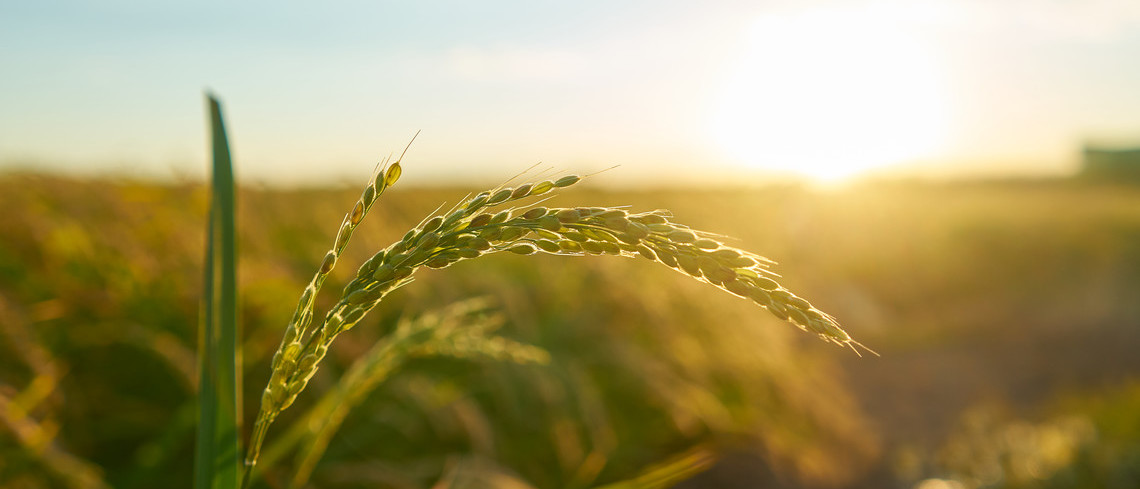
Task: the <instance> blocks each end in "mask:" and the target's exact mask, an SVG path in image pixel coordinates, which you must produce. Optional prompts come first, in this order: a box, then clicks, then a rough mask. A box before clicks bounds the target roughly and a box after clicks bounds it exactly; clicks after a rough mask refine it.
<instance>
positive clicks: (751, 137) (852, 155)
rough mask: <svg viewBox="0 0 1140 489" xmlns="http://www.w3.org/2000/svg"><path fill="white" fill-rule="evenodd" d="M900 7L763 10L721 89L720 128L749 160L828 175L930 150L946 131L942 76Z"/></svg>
mask: <svg viewBox="0 0 1140 489" xmlns="http://www.w3.org/2000/svg"><path fill="white" fill-rule="evenodd" d="M892 14H894V15H893V16H892ZM901 15H902V13H900V12H899V11H894V10H883V9H867V8H863V9H861V10H860V9H852V8H840V7H832V8H820V9H813V10H802V11H796V12H791V13H784V14H775V15H765V16H764V17H761V18H759V19H758V20H757V21H756V23H755V24H754V25H753V28H752V30H751V32H750V33H749V34H750V37H749V39H748V41H749V46H748V50H747V52H746V53H745V54H744V56H743V57H742V58H741V59H740V60H739V63H738V64H737V65H736V66H735V67H734V69H733V70H731V71H730V74H729V75H730V76H729V77H728V79H727V81H726V82H725V83H724V85H723V87H722V89H721V91H720V97H719V99H718V100H717V103H716V106H715V109H714V111H713V115H712V123H711V124H710V130H711V131H712V133H713V138H714V139H715V140H716V141H717V143H718V145H719V146H720V147H721V148H722V149H723V150H724V151H725V152H726V153H728V154H729V155H730V157H731V158H733V159H734V160H736V161H738V162H739V163H740V164H741V165H744V166H747V167H749V168H753V169H762V170H770V171H774V172H777V173H791V174H795V175H798V176H803V177H809V178H813V179H815V180H821V181H836V180H842V179H846V178H849V177H851V176H854V175H856V174H860V173H865V172H867V171H869V170H873V169H876V168H882V167H885V166H889V165H895V164H901V163H908V162H912V161H914V160H916V159H919V158H922V157H924V156H927V155H929V154H931V153H932V152H934V151H935V150H936V149H937V147H938V146H939V145H940V143H941V139H942V137H943V133H944V132H945V125H946V121H945V119H946V114H945V112H946V109H945V97H944V95H943V87H942V77H941V76H940V75H939V73H938V69H937V68H938V67H937V65H936V63H935V61H934V56H933V55H932V53H931V50H930V49H928V45H927V44H925V43H924V42H923V40H922V36H921V34H920V33H919V32H915V31H914V30H913V29H912V30H908V29H907V25H906V24H907V22H906V21H907V19H905V18H900V17H901ZM910 27H911V28H913V27H914V26H913V25H911V26H910Z"/></svg>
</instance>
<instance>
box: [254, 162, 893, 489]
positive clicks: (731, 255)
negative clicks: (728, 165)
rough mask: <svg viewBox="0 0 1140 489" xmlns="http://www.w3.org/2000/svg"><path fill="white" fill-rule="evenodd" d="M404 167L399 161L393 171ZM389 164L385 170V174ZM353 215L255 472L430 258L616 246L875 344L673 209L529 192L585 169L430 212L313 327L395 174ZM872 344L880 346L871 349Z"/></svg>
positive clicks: (762, 263)
mask: <svg viewBox="0 0 1140 489" xmlns="http://www.w3.org/2000/svg"><path fill="white" fill-rule="evenodd" d="M393 169H394V170H395V175H396V176H397V178H398V176H399V161H397V162H396V163H394V164H393V165H392V167H390V168H389V169H388V171H387V174H391V173H392V172H393ZM384 173H385V172H383V171H382V172H380V173H378V175H380V174H384ZM373 180H374V182H375V184H370V185H369V187H368V188H366V189H365V196H363V197H362V198H361V201H359V202H357V205H356V207H354V209H353V210H352V211H351V212H350V213H349V215H348V216H346V218H345V222H344V223H343V224H342V226H341V230H340V233H339V234H338V236H337V240H336V243H337V244H336V246H335V247H334V249H333V250H332V251H330V252H329V253H328V255H327V256H326V257H325V260H324V262H323V263H322V265H321V267H320V271H319V272H318V273H317V276H316V277H314V279H313V281H312V282H311V283H310V285H309V287H308V288H306V291H305V293H304V294H303V295H302V298H301V302H300V304H299V305H298V308H297V312H296V313H295V314H294V318H293V321H291V322H290V324H289V326H288V327H287V328H286V332H285V336H284V338H283V339H282V342H281V346H280V348H279V349H278V351H277V353H276V354H275V355H274V360H273V371H272V374H271V377H270V381H269V383H268V385H267V386H266V389H265V391H264V393H263V395H262V399H261V408H260V412H259V414H258V419H257V422H256V423H255V429H254V436H253V437H252V438H251V442H250V449H249V452H248V453H249V455H248V456H247V458H246V465H247V471H248V470H249V469H251V468H252V467H253V466H254V465H255V464H256V463H257V457H258V453H259V451H260V445H261V443H262V442H263V439H264V436H265V430H266V429H267V428H268V426H269V424H270V423H272V421H273V420H274V419H275V418H276V417H277V415H278V414H280V413H281V412H282V411H283V410H284V409H286V408H288V407H289V406H290V405H291V404H292V403H293V402H294V401H295V400H296V398H297V396H298V394H300V392H301V391H302V390H303V389H304V388H305V386H306V385H307V384H308V382H309V380H310V379H311V378H312V377H313V375H314V374H315V373H316V371H317V368H318V365H319V363H320V361H321V360H322V359H323V358H324V356H325V354H326V353H327V352H328V348H329V346H330V345H331V344H332V342H333V341H334V340H335V339H336V337H337V336H338V335H339V334H340V333H343V332H345V331H348V330H350V329H352V328H353V327H354V326H356V324H358V323H359V322H360V320H361V319H362V318H363V317H364V316H365V314H367V313H368V312H369V311H371V310H372V308H374V307H375V306H376V305H377V304H378V303H379V302H380V301H381V300H383V298H384V297H385V296H387V295H388V294H389V293H391V292H392V291H394V290H396V289H398V288H400V287H403V286H404V285H407V284H408V283H410V282H411V281H412V280H413V276H414V274H415V273H416V272H417V271H418V270H420V269H421V268H423V267H427V268H434V269H441V268H446V267H449V266H451V265H453V264H455V263H458V262H460V261H464V260H470V259H475V258H478V257H481V256H484V255H490V254H494V253H499V252H510V253H514V254H519V255H531V254H535V253H547V254H553V255H565V256H590V255H613V256H624V257H630V258H634V257H641V258H644V259H647V260H650V261H654V262H658V263H661V264H664V265H666V266H668V267H670V268H672V269H674V270H677V271H678V272H681V273H683V274H685V275H687V276H689V277H692V278H694V279H697V280H699V281H701V282H705V283H707V284H710V285H712V286H715V287H717V288H720V289H722V290H724V291H727V292H729V293H731V294H733V295H736V296H739V297H742V298H745V299H748V300H750V301H752V302H754V303H756V304H757V305H759V306H761V307H763V308H765V309H767V310H768V311H769V312H770V313H771V314H773V315H774V316H776V317H778V318H780V319H782V320H785V321H789V322H791V323H792V324H794V325H796V326H797V327H799V328H800V329H802V330H804V331H807V332H810V333H813V334H816V335H818V336H819V337H820V338H822V339H824V340H826V341H830V342H833V343H836V344H838V345H842V346H848V347H850V348H852V350H854V351H855V352H856V354H858V348H863V349H866V350H868V351H871V350H869V349H867V348H866V347H865V346H863V345H862V344H860V343H858V342H857V341H855V340H854V339H852V338H851V336H850V335H848V334H847V332H845V331H844V330H843V329H842V328H840V327H839V324H838V322H837V321H836V320H835V318H833V317H832V316H830V315H828V314H827V313H825V312H823V311H821V310H819V309H817V308H815V307H814V306H812V305H811V303H809V302H808V301H807V300H805V299H803V298H801V297H799V296H797V295H795V294H794V293H792V292H791V291H789V290H787V289H786V288H784V287H782V286H781V285H780V284H779V283H778V282H777V281H776V278H777V277H778V276H777V275H776V274H774V273H773V272H771V271H770V270H769V266H770V265H772V264H773V263H774V262H772V261H771V260H769V259H767V258H764V257H762V256H760V255H757V254H754V253H751V252H748V251H745V250H741V249H738V248H735V247H731V246H728V245H726V244H725V243H724V242H722V241H721V237H720V236H718V235H715V234H712V233H707V232H703V231H698V230H693V229H691V228H689V227H687V226H685V225H682V224H679V223H676V222H673V221H672V215H671V213H669V212H668V211H664V210H655V211H649V212H640V213H631V212H629V211H627V210H625V209H622V208H614V207H554V208H547V207H543V206H539V205H538V204H539V203H541V202H539V203H535V202H533V201H531V202H530V203H529V204H524V203H522V202H521V201H523V200H524V199H528V198H530V197H535V196H542V195H546V194H548V193H550V192H552V191H555V190H557V189H561V188H565V187H569V186H572V185H574V184H577V183H578V182H580V181H581V180H582V178H581V177H579V176H577V175H567V176H563V177H561V178H558V179H552V180H543V181H540V182H534V183H526V184H522V185H519V186H516V187H507V186H499V187H496V188H494V189H491V190H487V191H484V192H480V193H479V194H476V195H474V196H471V197H469V198H467V199H465V200H464V201H462V202H460V203H459V204H457V205H456V206H455V207H452V208H451V209H449V210H448V211H446V212H443V213H440V214H438V215H432V216H428V217H427V218H425V219H424V220H422V221H421V222H420V224H419V225H417V226H416V227H415V228H414V229H412V230H410V231H408V232H407V233H406V234H405V235H404V237H403V239H401V240H399V241H397V242H395V243H393V244H392V245H390V246H388V247H387V248H385V249H383V250H381V251H379V252H377V253H376V254H375V255H373V256H372V257H371V258H369V259H368V260H367V261H365V263H364V264H363V265H361V266H360V268H359V269H358V270H357V273H356V277H355V278H354V279H353V280H352V281H351V282H350V283H349V284H348V285H347V286H346V287H345V289H344V291H343V293H342V296H341V298H340V300H339V301H338V302H337V303H336V304H335V305H334V306H332V308H331V309H330V310H329V311H328V313H327V314H326V315H325V318H324V320H323V321H322V322H321V323H319V324H317V325H315V326H312V327H310V325H309V323H310V321H311V318H312V304H313V296H314V295H315V294H316V292H317V290H318V289H319V287H320V284H321V283H322V282H323V280H324V278H325V276H327V274H328V272H329V271H331V269H332V267H333V266H334V265H335V264H336V257H337V256H338V255H339V253H340V251H341V250H343V248H344V244H346V243H347V240H348V236H349V235H351V232H352V230H353V229H354V228H355V226H356V225H357V224H359V222H360V219H361V218H362V217H363V215H364V213H366V212H367V210H368V208H369V207H370V205H371V203H372V200H369V199H366V198H365V197H367V196H370V195H372V194H377V195H378V194H379V192H380V191H382V190H383V189H384V188H386V187H387V186H389V185H391V184H392V183H395V179H389V178H384V179H381V178H379V176H378V177H377V178H374V179H373ZM872 353H873V352H872Z"/></svg>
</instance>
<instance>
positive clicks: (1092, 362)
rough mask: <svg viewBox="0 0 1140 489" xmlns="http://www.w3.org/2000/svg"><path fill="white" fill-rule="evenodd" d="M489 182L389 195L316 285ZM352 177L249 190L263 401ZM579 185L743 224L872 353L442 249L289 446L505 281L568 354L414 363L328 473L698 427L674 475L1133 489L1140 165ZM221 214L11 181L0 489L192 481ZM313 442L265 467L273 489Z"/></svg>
mask: <svg viewBox="0 0 1140 489" xmlns="http://www.w3.org/2000/svg"><path fill="white" fill-rule="evenodd" d="M467 190H468V189H404V188H400V187H399V186H397V187H395V188H393V189H392V190H391V191H390V193H386V194H385V195H384V197H383V199H382V200H381V201H380V202H379V203H378V204H377V205H376V207H375V208H374V209H373V211H372V214H371V215H370V216H369V217H368V218H367V219H366V220H365V223H364V224H363V225H362V227H361V228H360V229H359V230H358V231H357V234H356V237H355V239H354V241H353V243H351V244H350V245H349V248H348V254H347V256H346V258H342V260H341V265H340V268H338V269H337V270H335V271H334V273H333V277H332V278H331V279H330V282H329V283H328V284H327V285H326V288H325V289H324V290H325V293H324V294H323V296H322V297H321V300H322V301H323V302H322V303H321V304H322V305H323V306H326V307H327V306H328V305H330V304H331V303H332V301H333V300H334V299H335V298H336V297H335V296H336V292H337V291H338V290H339V288H340V287H341V286H343V284H344V283H346V281H347V279H348V278H350V277H351V276H352V274H353V273H355V266H356V265H357V264H359V263H361V262H363V261H364V260H365V259H366V258H367V257H368V256H370V255H371V253H372V252H374V251H375V250H377V249H380V248H381V247H383V246H386V245H387V244H388V243H390V242H392V241H394V240H397V239H399V238H400V237H401V236H402V235H403V233H404V231H406V230H407V229H409V228H410V227H411V226H413V225H415V223H417V222H419V220H420V219H421V218H422V217H424V216H425V215H427V213H429V212H430V211H432V210H433V209H435V208H436V207H437V206H438V205H439V204H441V203H442V202H445V201H446V202H450V203H454V202H456V201H457V200H459V199H460V198H461V197H462V196H463V195H464V194H465V193H466V191H467ZM358 193H359V190H358V189H355V188H345V189H328V190H275V189H262V188H246V189H243V190H241V191H240V195H239V203H238V205H239V219H238V229H239V232H240V238H239V240H240V241H239V252H240V263H241V265H240V270H239V277H238V279H239V281H240V287H241V291H242V296H241V302H240V305H241V320H242V325H243V328H244V338H245V341H244V344H243V355H244V359H245V363H246V368H245V377H244V379H243V381H244V390H245V392H246V398H245V399H246V404H245V409H246V412H247V417H246V419H247V420H250V419H251V418H252V415H253V413H254V410H255V409H256V408H257V406H256V402H255V400H256V399H258V397H259V395H260V392H259V391H260V389H261V388H262V387H263V386H264V385H265V381H266V379H267V377H268V366H267V363H268V358H267V357H268V355H270V354H271V353H272V352H273V351H274V349H275V348H276V346H277V343H278V341H279V340H280V335H281V332H282V328H283V327H284V325H285V324H286V322H287V319H288V315H289V314H291V312H292V310H293V307H294V305H295V303H296V300H297V297H298V295H299V294H300V292H301V290H302V287H303V285H304V284H305V283H306V282H307V281H308V279H309V277H310V276H311V274H312V272H313V271H314V269H315V267H316V266H317V264H318V263H319V260H320V258H321V257H322V256H323V255H324V252H325V250H326V249H327V247H328V245H329V244H330V243H331V241H332V237H333V234H334V232H335V230H336V227H337V225H338V223H339V222H340V219H341V216H342V215H343V213H344V211H345V210H346V209H347V208H348V207H349V206H350V205H351V204H352V203H353V202H354V201H355V199H356V196H357V195H358ZM579 204H581V205H630V206H631V207H632V208H634V209H640V210H651V209H656V208H667V209H671V210H672V211H673V212H674V214H675V215H676V217H677V221H679V222H682V223H686V224H689V225H691V226H693V227H695V228H699V229H704V230H708V231H713V232H717V233H721V234H724V235H727V236H731V237H732V238H734V239H736V240H739V241H738V246H740V247H743V248H746V249H748V250H751V251H755V252H758V253H760V254H763V255H766V256H768V257H770V258H772V259H774V260H776V261H777V262H779V263H780V264H779V265H778V266H777V267H776V268H775V270H776V271H777V272H778V273H780V274H781V275H783V277H784V278H783V283H784V285H786V286H787V287H788V288H789V289H791V290H793V291H795V292H797V293H799V294H800V295H802V296H804V297H806V298H808V299H810V300H811V301H812V302H813V304H815V305H817V306H818V307H820V308H821V309H823V310H825V311H828V312H830V313H832V314H833V315H835V316H836V317H838V318H839V320H840V321H841V323H842V324H843V325H844V326H845V327H846V328H847V330H848V331H849V332H850V333H851V334H852V335H853V336H854V337H855V338H856V339H858V340H859V341H861V342H862V343H864V344H866V345H867V346H869V347H871V348H873V349H875V350H876V351H877V352H878V353H880V354H881V357H867V356H864V357H862V358H860V357H857V356H856V355H855V354H853V353H852V352H851V351H850V350H843V349H840V348H836V347H834V346H833V345H830V344H827V343H824V342H821V341H819V340H817V339H815V338H814V337H812V336H810V335H807V334H804V333H801V332H799V331H797V330H795V329H794V328H793V327H792V326H790V325H789V324H785V323H781V322H779V321H777V320H776V319H774V318H772V317H771V316H770V315H769V314H767V313H765V312H764V311H762V310H760V309H758V308H757V307H756V306H754V305H752V304H750V303H748V302H747V301H745V300H742V299H736V298H734V297H731V296H729V295H728V294H724V293H721V292H719V291H717V290H715V289H713V288H711V287H708V286H707V285H703V284H699V283H695V282H694V281H693V280H691V279H687V278H685V277H684V276H682V275H680V274H677V273H675V272H673V271H671V270H669V269H667V268H665V267H662V266H660V265H655V264H651V263H649V262H648V261H645V260H640V259H639V260H629V259H621V258H614V257H592V258H566V257H550V256H529V257H523V256H513V255H512V256H494V257H487V258H483V259H480V260H476V261H472V262H465V263H461V264H459V265H456V266H454V267H452V268H449V269H447V270H442V271H435V270H424V271H422V272H420V273H419V274H418V279H417V281H416V283H414V284H412V285H410V286H408V287H406V288H404V289H401V290H400V291H398V292H397V293H395V294H394V295H392V296H390V297H389V298H388V299H386V300H385V302H384V303H382V304H381V306H380V307H378V309H377V310H376V311H375V312H374V313H373V315H372V316H371V317H370V318H368V319H366V320H365V321H364V322H363V323H362V324H361V326H359V327H357V328H356V329H354V330H353V331H351V332H349V333H346V337H345V339H344V340H342V341H340V342H339V343H338V344H337V345H335V347H334V348H333V350H332V351H331V352H330V358H329V361H328V362H327V363H326V364H325V366H324V367H323V368H322V369H321V371H320V372H319V373H318V375H317V376H316V377H315V378H314V380H313V382H312V383H311V384H310V386H311V387H310V389H308V390H307V391H306V393H305V394H303V395H302V397H301V399H300V400H299V401H298V404H297V405H296V406H294V407H293V408H291V409H290V410H289V411H287V412H286V413H285V414H284V415H283V417H282V418H281V420H280V421H279V423H278V425H277V426H276V427H275V429H276V430H277V431H271V432H270V434H269V445H270V448H272V444H273V440H274V436H275V435H277V436H280V435H281V434H282V433H283V432H284V431H285V430H286V428H287V427H288V425H289V423H290V422H292V421H293V420H296V419H298V418H300V417H301V415H302V414H303V413H304V411H305V410H306V409H307V407H309V406H311V405H312V404H313V401H314V400H315V399H316V396H317V394H319V393H320V392H322V391H323V390H325V389H327V388H329V387H330V386H331V385H332V384H333V382H334V381H335V379H336V378H337V376H338V375H339V374H340V373H341V372H343V371H344V370H345V369H346V368H347V367H348V365H349V364H350V363H351V361H352V359H353V358H355V357H356V356H357V355H359V354H361V353H362V352H364V351H366V350H367V349H368V348H369V347H370V346H371V345H372V344H373V343H374V342H375V341H376V340H377V338H379V337H381V336H382V335H384V334H385V333H386V332H388V331H390V330H391V328H392V327H393V326H394V324H395V323H396V321H397V320H398V319H399V318H401V317H407V316H414V315H416V314H419V313H423V312H426V311H429V310H433V309H437V308H439V307H442V306H444V305H446V304H448V303H450V302H453V301H457V300H460V299H464V298H469V297H488V298H490V299H491V300H492V301H493V303H495V304H496V305H497V307H498V308H499V309H500V310H501V311H502V312H503V313H504V314H505V315H506V317H507V324H506V326H505V327H504V328H503V330H502V331H501V333H502V334H503V335H505V336H508V337H511V338H514V339H516V340H519V341H523V342H527V343H532V344H535V345H539V346H541V347H542V348H544V349H546V350H548V351H549V352H550V354H551V356H552V362H551V363H550V364H549V365H545V366H533V365H526V366H523V365H512V364H505V363H497V362H492V361H483V360H456V359H434V360H427V359H425V360H416V361H414V362H412V363H411V364H409V365H407V366H405V368H403V369H402V370H401V371H399V372H397V373H396V375H395V376H394V377H393V378H392V379H391V380H390V381H389V382H387V383H385V384H384V385H382V386H381V387H380V388H379V389H378V390H377V391H375V392H374V393H372V395H371V396H369V398H368V400H367V401H366V402H365V403H364V404H363V405H362V406H361V407H360V408H359V409H357V410H356V411H354V412H353V413H352V414H351V415H350V416H349V418H348V419H347V420H346V423H345V426H344V428H343V429H342V430H341V431H340V432H339V433H338V435H337V436H336V437H335V438H334V439H333V441H332V443H331V445H330V447H329V450H328V452H327V453H326V455H325V457H324V458H323V459H322V461H321V463H320V465H318V467H317V470H316V471H315V473H314V476H313V477H314V480H313V484H314V486H315V487H336V488H352V487H390V488H412V487H432V486H433V484H436V482H437V479H438V478H439V475H440V474H442V473H445V472H449V471H455V470H459V469H462V470H468V471H473V472H477V473H479V474H481V477H483V480H486V481H497V482H493V483H492V482H488V485H490V486H494V487H539V488H554V487H563V488H583V489H584V488H589V487H597V486H601V485H604V484H607V483H612V482H616V481H619V480H622V479H625V478H628V477H631V476H632V475H634V474H636V473H637V472H638V471H640V470H641V469H643V468H645V467H647V466H650V465H652V464H655V463H659V462H661V461H664V460H669V459H670V458H671V457H675V456H678V455H684V454H687V453H692V450H693V448H694V447H697V448H698V449H700V450H702V451H706V452H707V453H714V454H716V457H717V458H716V462H715V463H714V464H713V467H712V468H711V469H710V470H709V471H707V472H705V473H703V474H700V475H698V476H697V477H696V478H694V479H692V480H690V481H687V482H683V483H681V484H680V485H679V486H678V487H686V488H697V487H820V488H833V487H834V488H839V487H900V488H911V487H924V488H927V489H929V488H933V487H953V486H946V485H942V486H939V485H936V484H951V483H950V482H946V481H950V480H953V481H956V482H954V483H953V484H961V487H1122V488H1123V487H1128V488H1131V487H1138V486H1140V416H1136V415H1135V414H1134V413H1136V412H1140V382H1138V381H1140V354H1138V353H1137V352H1138V351H1140V187H1132V186H1123V185H1121V186H1112V185H1084V184H1077V183H1075V182H1066V181H1036V182H992V183H956V184H902V183H892V184H885V183H884V184H874V185H872V184H867V185H863V186H854V187H850V188H845V189H835V190H828V191H811V190H806V189H802V188H798V187H766V188H755V189H743V188H742V189H715V190H714V189H710V190H663V191H636V192H613V191H603V190H597V189H590V188H586V189H584V190H574V191H569V192H566V193H565V194H563V195H560V196H558V197H556V198H555V200H554V201H553V202H552V205H579ZM207 205H208V196H207V193H206V190H205V188H203V187H201V186H199V185H192V184H185V185H174V186H159V185H153V184H144V183H131V182H122V181H95V180H70V179H62V178H55V177H47V176H36V175H7V176H3V177H0V208H2V209H3V210H4V211H3V212H2V213H0V418H2V421H3V422H2V423H0V487H18V488H41V487H44V488H54V487H116V488H144V487H161V486H167V485H170V484H171V483H172V482H174V483H177V485H185V484H188V483H189V482H188V481H189V479H190V477H191V468H192V465H193V464H192V462H191V460H192V453H193V438H194V430H193V428H194V426H193V425H194V419H193V407H192V406H193V395H194V390H195V378H194V361H195V354H194V350H195V341H196V339H195V338H196V337H195V334H196V333H195V328H196V325H197V313H198V295H199V290H200V284H201V280H202V272H201V270H200V266H201V263H202V257H203V245H204V239H205V236H204V227H205V226H204V225H205V222H206V211H207ZM292 463H293V462H292V459H291V458H289V457H288V456H286V457H283V458H280V459H279V460H277V461H276V462H275V464H273V465H270V466H268V467H266V468H265V470H266V479H265V481H264V485H265V486H266V487H283V486H284V483H285V481H287V480H288V476H289V470H288V467H289V466H290V465H291V464H292ZM457 468H458V469H457ZM507 481H509V482H507ZM1088 481H1099V482H1100V483H1101V485H1089V484H1088V483H1086V482H1088ZM1105 481H1107V482H1105ZM510 484H516V485H515V486H511V485H510ZM438 487H443V486H438Z"/></svg>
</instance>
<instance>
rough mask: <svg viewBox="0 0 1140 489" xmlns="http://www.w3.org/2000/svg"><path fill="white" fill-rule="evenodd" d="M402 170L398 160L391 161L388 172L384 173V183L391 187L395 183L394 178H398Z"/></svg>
mask: <svg viewBox="0 0 1140 489" xmlns="http://www.w3.org/2000/svg"><path fill="white" fill-rule="evenodd" d="M403 171H404V170H403V169H401V168H400V162H399V161H397V162H395V163H392V166H391V167H389V168H388V173H386V174H384V185H385V186H388V187H391V186H392V185H393V184H395V183H396V180H399V179H400V174H401V173H403Z"/></svg>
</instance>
